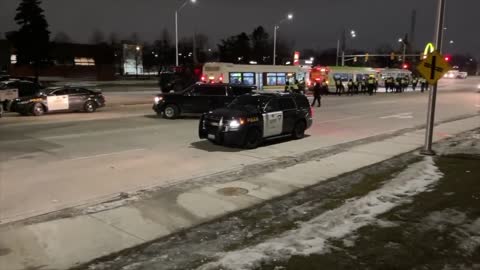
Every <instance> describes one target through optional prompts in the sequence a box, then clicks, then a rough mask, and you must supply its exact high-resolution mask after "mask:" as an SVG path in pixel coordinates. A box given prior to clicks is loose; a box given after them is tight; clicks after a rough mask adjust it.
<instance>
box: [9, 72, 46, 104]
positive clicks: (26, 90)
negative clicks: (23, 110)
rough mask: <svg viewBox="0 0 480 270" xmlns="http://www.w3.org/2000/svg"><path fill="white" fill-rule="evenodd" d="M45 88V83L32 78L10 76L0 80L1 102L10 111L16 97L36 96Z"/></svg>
mask: <svg viewBox="0 0 480 270" xmlns="http://www.w3.org/2000/svg"><path fill="white" fill-rule="evenodd" d="M43 89H44V87H43V85H41V84H40V83H36V82H34V81H31V80H20V79H12V78H9V79H7V80H4V81H0V102H2V103H3V108H4V109H5V110H6V111H10V110H12V105H13V101H14V100H15V99H17V98H24V97H30V96H35V95H37V94H38V93H39V92H40V91H42V90H43Z"/></svg>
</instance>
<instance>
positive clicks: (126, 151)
mask: <svg viewBox="0 0 480 270" xmlns="http://www.w3.org/2000/svg"><path fill="white" fill-rule="evenodd" d="M143 150H146V149H145V148H137V149H130V150H125V151H119V152H112V153H106V154H98V155H92V156H84V157H76V158H71V159H68V160H69V161H70V160H82V159H89V158H99V157H107V156H113V155H119V154H125V153H130V152H137V151H143Z"/></svg>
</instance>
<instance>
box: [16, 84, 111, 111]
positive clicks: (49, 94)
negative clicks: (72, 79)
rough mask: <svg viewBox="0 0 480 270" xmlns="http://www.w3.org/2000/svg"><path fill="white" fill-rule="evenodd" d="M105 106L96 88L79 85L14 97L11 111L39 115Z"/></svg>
mask: <svg viewBox="0 0 480 270" xmlns="http://www.w3.org/2000/svg"><path fill="white" fill-rule="evenodd" d="M104 106H105V97H104V96H103V95H102V93H101V92H100V91H98V90H89V89H85V88H81V87H69V86H65V87H58V88H48V89H45V90H42V91H40V92H38V93H37V94H36V95H34V96H30V97H25V98H19V99H16V100H15V102H14V104H13V105H12V111H15V112H18V113H20V114H22V115H29V114H31V115H34V116H40V115H43V114H45V113H49V112H74V111H85V112H89V113H92V112H95V111H96V109H97V108H100V107H104Z"/></svg>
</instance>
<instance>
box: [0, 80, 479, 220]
mask: <svg viewBox="0 0 480 270" xmlns="http://www.w3.org/2000/svg"><path fill="white" fill-rule="evenodd" d="M478 83H479V80H477V79H470V80H467V81H457V80H454V81H447V82H444V83H442V89H441V92H440V95H439V98H438V114H437V119H438V120H439V121H443V120H448V119H452V118H455V117H459V116H463V115H467V114H476V113H478V112H479V110H480V94H478V93H476V85H477V84H478ZM426 104H427V94H425V93H424V94H421V93H405V94H402V95H398V94H388V95H384V94H379V95H377V96H374V97H367V96H354V97H327V98H325V99H324V107H322V108H321V109H316V111H315V122H314V125H313V127H312V128H311V129H310V130H309V131H308V135H309V136H308V137H307V138H305V139H303V140H300V141H284V140H282V141H276V142H274V143H272V144H269V145H268V146H265V147H261V148H259V149H256V150H249V151H243V150H240V149H231V148H224V147H219V146H214V145H211V144H210V143H208V142H205V141H200V140H198V138H197V125H198V119H195V118H186V119H180V120H176V121H168V120H164V119H160V118H158V117H156V116H155V115H154V114H153V112H152V111H151V108H150V107H151V106H150V105H131V106H116V107H109V108H105V109H104V110H102V111H101V112H99V113H96V114H57V115H47V116H44V117H41V118H31V117H26V118H21V120H20V121H16V120H12V119H15V116H10V117H9V118H11V119H9V118H7V119H8V121H7V122H1V123H0V149H1V152H0V222H8V221H12V220H18V219H22V218H25V217H30V216H34V215H38V214H42V213H47V212H51V211H54V210H59V209H63V208H65V207H68V206H74V205H80V204H85V203H90V202H95V201H100V200H105V199H108V198H110V197H112V196H115V195H117V194H118V193H120V192H129V191H136V190H139V189H145V188H150V187H154V186H165V185H171V184H174V183H176V182H179V181H182V180H184V179H190V178H192V177H197V176H203V175H209V174H214V173H218V172H220V171H224V170H229V169H234V168H237V167H240V166H243V165H246V164H252V163H256V162H259V161H262V160H268V159H272V158H278V157H281V156H289V155H295V154H297V153H301V152H305V151H308V150H310V149H318V148H323V147H331V146H334V145H336V144H339V143H343V142H348V141H353V140H358V139H363V138H367V137H370V136H373V135H378V134H384V133H390V132H393V131H397V130H400V129H404V128H411V127H416V126H419V125H422V124H424V122H425V114H426ZM38 119H40V120H38ZM2 120H3V119H2ZM440 135H441V134H440Z"/></svg>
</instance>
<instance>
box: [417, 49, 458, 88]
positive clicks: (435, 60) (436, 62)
mask: <svg viewBox="0 0 480 270" xmlns="http://www.w3.org/2000/svg"><path fill="white" fill-rule="evenodd" d="M450 69H452V67H451V66H450V64H449V63H448V62H447V61H445V59H444V58H443V56H442V55H441V54H439V53H438V52H437V51H433V52H432V53H429V54H428V55H427V58H426V59H424V60H423V61H422V62H420V65H418V66H417V70H418V72H419V73H420V75H422V77H423V78H425V79H426V80H427V82H428V83H429V84H434V83H436V82H437V81H438V80H440V79H441V78H442V77H443V75H445V73H447V72H448V71H449V70H450Z"/></svg>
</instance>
